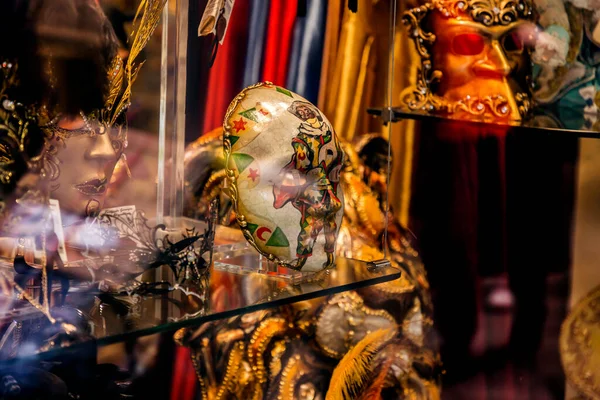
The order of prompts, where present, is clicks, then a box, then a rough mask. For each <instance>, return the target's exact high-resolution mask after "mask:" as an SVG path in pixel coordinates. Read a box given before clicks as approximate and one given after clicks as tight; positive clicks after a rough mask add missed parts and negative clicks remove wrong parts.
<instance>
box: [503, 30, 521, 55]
mask: <svg viewBox="0 0 600 400" xmlns="http://www.w3.org/2000/svg"><path fill="white" fill-rule="evenodd" d="M502 47H503V48H504V51H506V52H513V51H522V50H523V47H524V44H523V40H522V39H521V36H520V35H519V33H518V32H510V33H509V34H508V35H505V36H504V37H503V38H502Z"/></svg>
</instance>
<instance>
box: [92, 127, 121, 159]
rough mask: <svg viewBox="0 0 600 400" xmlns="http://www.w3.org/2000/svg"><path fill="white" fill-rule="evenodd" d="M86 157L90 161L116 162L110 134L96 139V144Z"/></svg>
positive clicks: (94, 143) (98, 136)
mask: <svg viewBox="0 0 600 400" xmlns="http://www.w3.org/2000/svg"><path fill="white" fill-rule="evenodd" d="M86 156H87V158H88V159H89V160H96V161H100V162H109V161H115V160H116V159H117V155H116V153H115V150H114V149H113V146H112V141H111V139H110V137H109V135H108V133H105V134H102V135H97V136H96V137H94V142H93V144H92V145H91V147H90V148H89V149H88V150H87V152H86Z"/></svg>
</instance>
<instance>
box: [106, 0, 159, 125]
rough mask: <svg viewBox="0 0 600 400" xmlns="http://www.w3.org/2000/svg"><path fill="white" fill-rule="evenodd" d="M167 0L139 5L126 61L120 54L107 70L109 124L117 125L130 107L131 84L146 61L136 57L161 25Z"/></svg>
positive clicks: (151, 0)
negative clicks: (159, 24)
mask: <svg viewBox="0 0 600 400" xmlns="http://www.w3.org/2000/svg"><path fill="white" fill-rule="evenodd" d="M166 2H167V0H141V2H140V4H139V6H138V9H137V11H136V14H135V19H134V22H133V30H132V33H131V38H130V39H131V46H130V50H129V56H128V57H127V62H126V63H123V60H121V59H120V58H119V57H117V59H115V60H114V61H113V63H112V65H111V68H110V70H109V72H108V73H109V77H108V78H109V91H108V98H107V100H106V103H105V111H106V112H107V114H106V117H105V121H104V122H106V123H107V124H108V125H109V126H112V125H114V123H115V122H116V120H117V118H118V117H119V115H121V113H122V112H123V111H125V110H126V109H127V108H128V107H129V102H130V99H131V88H132V86H133V83H134V82H135V80H136V78H137V75H138V72H139V70H140V68H141V67H142V65H143V64H144V63H143V62H140V63H136V59H137V57H138V56H139V55H140V53H141V51H142V50H143V49H144V47H146V45H147V44H148V41H149V40H150V37H151V36H152V34H153V33H154V30H155V29H156V27H157V26H158V23H159V22H160V16H161V14H162V10H163V8H164V6H165V4H166ZM115 104H116V107H115ZM113 107H114V108H113Z"/></svg>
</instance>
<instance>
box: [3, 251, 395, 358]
mask: <svg viewBox="0 0 600 400" xmlns="http://www.w3.org/2000/svg"><path fill="white" fill-rule="evenodd" d="M399 277H400V270H398V269H396V268H393V267H391V266H387V265H383V266H377V265H374V264H371V263H366V262H363V261H358V260H351V259H345V258H338V259H337V260H336V266H335V268H333V269H330V270H327V271H322V272H319V273H315V274H312V275H309V276H308V278H306V279H304V280H303V281H302V282H301V283H297V281H294V280H289V279H282V278H280V277H277V276H269V275H268V274H264V273H257V272H252V271H251V270H248V269H247V268H244V267H242V266H235V265H232V264H217V265H216V266H215V268H213V271H212V273H211V277H210V290H209V292H208V295H207V296H206V297H207V299H206V300H203V299H202V298H201V296H198V295H195V294H192V293H191V292H187V293H185V291H184V290H183V289H174V290H169V291H165V292H164V293H162V294H154V295H146V296H139V295H137V296H125V295H123V296H107V295H104V296H101V297H98V294H99V293H98V292H97V291H90V290H87V289H86V288H85V287H75V288H72V289H71V291H70V292H69V294H68V296H67V300H66V302H65V307H63V311H60V310H57V311H56V312H55V313H54V314H53V315H54V316H55V317H56V316H57V315H60V313H61V312H66V311H69V312H71V315H72V314H73V313H77V314H79V317H80V318H84V320H85V323H86V324H87V325H88V326H89V327H90V330H91V334H90V335H88V336H86V338H85V339H79V341H78V342H77V343H73V344H70V345H69V346H65V347H62V348H53V349H51V350H46V351H42V352H36V353H35V354H34V352H33V351H31V350H30V351H29V353H28V352H27V349H32V350H33V349H34V348H38V347H35V346H33V345H29V346H28V343H27V342H23V343H20V344H19V349H20V350H19V351H20V352H21V353H19V354H16V355H12V356H10V357H6V356H5V359H4V360H1V361H0V363H2V364H12V363H14V362H18V363H23V362H33V361H39V360H48V359H52V358H56V357H65V356H66V355H68V354H75V355H76V354H80V353H81V352H84V351H90V350H89V349H90V347H89V346H90V345H97V346H105V345H109V344H113V343H118V342H122V341H126V340H132V339H135V338H138V337H141V336H146V335H151V334H155V333H161V332H168V331H175V330H177V329H179V328H183V327H189V326H197V325H200V324H202V323H204V322H209V321H214V320H218V319H224V318H230V317H233V316H237V315H242V314H245V313H250V312H254V311H258V310H263V309H268V308H272V307H278V306H282V305H285V304H290V303H294V302H299V301H304V300H309V299H313V298H317V297H322V296H326V295H331V294H334V293H339V292H344V291H348V290H354V289H359V288H362V287H366V286H370V285H375V284H378V283H383V282H387V281H391V280H394V279H398V278H399ZM18 314H19V317H18V319H19V320H21V321H26V320H27V319H33V318H37V319H40V318H42V316H41V314H40V313H39V312H37V311H35V310H34V309H33V307H31V306H27V307H22V308H20V309H19V310H18ZM42 319H43V318H42ZM5 320H6V321H7V322H9V321H11V320H15V312H14V311H12V314H11V316H10V317H9V318H6V319H5ZM4 330H5V328H3V331H4ZM86 349H87V350H86ZM0 351H2V350H1V349H0Z"/></svg>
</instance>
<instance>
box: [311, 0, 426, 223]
mask: <svg viewBox="0 0 600 400" xmlns="http://www.w3.org/2000/svg"><path fill="white" fill-rule="evenodd" d="M339 3H340V1H339V0H335V1H332V2H331V3H330V5H329V7H330V8H329V11H328V17H327V30H326V36H325V50H324V54H323V68H322V71H323V72H322V76H321V87H320V93H319V107H320V108H321V109H322V110H323V111H324V113H325V115H327V116H328V118H329V119H330V120H331V122H332V124H333V126H334V128H335V130H336V132H337V133H338V135H340V136H341V137H342V138H344V139H346V140H348V141H352V140H353V139H354V138H355V137H356V136H358V135H362V134H365V133H367V132H379V133H382V134H384V135H385V136H386V137H389V138H390V142H391V143H392V151H393V154H394V164H393V166H392V176H394V177H396V178H395V179H394V181H392V182H391V185H390V203H391V205H392V207H393V208H394V209H395V210H396V212H397V215H398V218H399V220H400V223H401V224H402V225H404V226H406V225H407V224H408V214H409V206H410V192H411V190H410V188H411V176H412V162H413V148H414V129H415V123H414V122H413V121H403V122H400V123H395V124H392V125H391V128H390V127H389V126H388V127H384V126H383V124H382V123H381V120H379V119H375V118H372V117H370V116H369V115H368V114H367V113H366V108H368V107H383V106H385V105H387V103H388V101H387V92H388V73H387V72H388V61H389V47H388V46H389V19H390V18H389V12H390V1H389V0H386V1H384V0H360V1H359V4H358V12H357V13H352V12H350V10H348V8H347V7H343V18H342V23H341V26H340V24H339V20H338V19H337V16H338V15H339ZM405 3H406V2H404V1H398V2H397V5H398V6H397V15H396V28H395V49H394V54H395V58H394V82H393V91H392V93H393V100H392V104H393V105H398V104H399V100H400V93H401V91H402V89H404V88H405V87H408V86H411V85H413V84H414V83H415V80H416V79H415V78H416V75H417V74H416V64H417V60H418V58H417V56H416V52H415V50H414V49H413V48H412V45H411V43H410V42H409V38H408V37H407V35H405V32H404V29H405V28H404V26H402V24H401V23H400V16H401V15H402V12H404V10H405V8H406V7H407V6H412V5H413V4H408V5H407V4H405ZM336 44H337V47H336ZM390 130H391V131H390Z"/></svg>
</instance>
